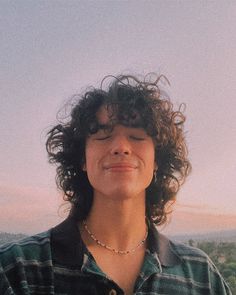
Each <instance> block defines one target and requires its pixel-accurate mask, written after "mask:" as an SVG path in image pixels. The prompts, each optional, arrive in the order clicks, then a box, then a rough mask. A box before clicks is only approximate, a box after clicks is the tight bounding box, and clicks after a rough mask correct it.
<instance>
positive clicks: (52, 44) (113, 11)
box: [0, 0, 236, 234]
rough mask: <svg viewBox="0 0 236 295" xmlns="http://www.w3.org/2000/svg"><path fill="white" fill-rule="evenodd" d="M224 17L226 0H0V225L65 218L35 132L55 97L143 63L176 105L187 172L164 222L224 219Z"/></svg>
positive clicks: (231, 123) (215, 224)
mask: <svg viewBox="0 0 236 295" xmlns="http://www.w3.org/2000/svg"><path fill="white" fill-rule="evenodd" d="M235 27H236V2H235V1H191V0H190V1H187V0H186V1H164V0H163V1H160V0H155V1H133V0H131V1H71V0H67V1H66V0H64V1H63V0H58V1H55V0H50V1H26V0H23V1H15V0H11V1H0V28H1V30H0V149H1V153H0V231H8V232H24V233H28V234H31V233H36V232H39V231H43V230H46V229H47V228H48V227H50V226H53V225H56V224H57V223H58V222H60V221H61V220H63V218H64V217H65V216H66V213H63V211H64V210H65V207H61V208H60V209H59V207H60V205H61V204H62V196H61V194H60V192H58V191H57V189H56V185H55V181H54V177H55V167H53V166H50V165H49V164H48V163H47V154H46V151H45V140H46V132H47V131H48V130H49V129H50V127H51V126H53V125H54V124H56V122H57V121H56V114H57V112H58V110H59V109H61V108H62V106H63V105H64V104H65V102H66V101H67V99H68V98H69V97H70V96H71V95H72V94H74V93H79V92H81V91H83V90H85V88H86V87H87V86H90V85H93V86H99V84H100V81H101V79H102V78H103V77H104V76H105V75H108V74H112V75H117V74H120V73H134V74H141V75H145V74H147V73H149V72H157V73H161V74H164V75H166V76H167V77H168V79H169V80H170V83H171V86H170V87H166V91H167V92H168V93H169V95H170V97H171V99H172V101H173V102H174V105H175V107H176V108H178V106H179V105H180V104H181V103H182V102H184V103H186V106H187V107H186V111H185V114H186V116H187V122H186V138H187V142H188V146H189V155H190V159H191V162H192V166H193V171H192V173H191V175H190V176H189V178H188V180H187V182H186V183H185V184H184V186H183V188H182V190H181V191H180V193H179V196H178V201H177V204H176V213H175V214H174V216H173V218H172V221H171V223H170V226H169V227H166V229H165V230H166V231H167V232H200V231H207V230H217V229H220V230H224V229H233V228H234V229H236V181H235V170H236V152H235V151H236V34H235ZM165 230H164V231H165Z"/></svg>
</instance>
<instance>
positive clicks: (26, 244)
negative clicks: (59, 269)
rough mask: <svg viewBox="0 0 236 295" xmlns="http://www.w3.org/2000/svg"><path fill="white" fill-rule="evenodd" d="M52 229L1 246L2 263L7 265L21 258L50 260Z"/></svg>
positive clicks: (4, 265) (0, 256) (0, 261)
mask: <svg viewBox="0 0 236 295" xmlns="http://www.w3.org/2000/svg"><path fill="white" fill-rule="evenodd" d="M50 232H51V230H48V231H45V232H42V233H39V234H36V235H33V236H30V237H26V238H24V239H21V240H19V241H16V242H11V243H6V244H4V245H2V246H1V247H0V264H1V265H2V267H7V266H8V265H10V264H13V263H16V262H19V261H20V260H48V259H49V258H50V255H51V254H50Z"/></svg>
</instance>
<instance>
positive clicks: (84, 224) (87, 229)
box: [83, 220, 148, 255]
mask: <svg viewBox="0 0 236 295" xmlns="http://www.w3.org/2000/svg"><path fill="white" fill-rule="evenodd" d="M83 226H84V229H85V230H86V232H87V233H88V234H89V236H90V237H91V239H92V240H94V241H95V242H96V244H98V245H99V246H101V247H103V248H105V249H107V250H109V251H112V252H114V253H116V254H123V255H127V254H129V253H132V252H135V251H136V250H137V249H138V248H139V247H141V246H142V245H143V244H144V243H145V241H146V239H147V236H148V228H147V229H146V233H145V237H144V238H143V239H142V240H141V241H140V242H139V243H138V245H137V246H135V247H134V248H132V249H130V250H117V249H114V248H112V247H110V246H108V245H106V244H104V243H102V242H101V241H99V240H98V239H97V238H96V236H95V235H94V234H93V233H91V231H90V230H89V228H88V225H87V223H86V222H85V220H83Z"/></svg>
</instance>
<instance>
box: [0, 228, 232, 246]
mask: <svg viewBox="0 0 236 295" xmlns="http://www.w3.org/2000/svg"><path fill="white" fill-rule="evenodd" d="M25 237H27V235H24V234H10V233H6V232H0V245H2V244H5V243H8V242H12V241H17V240H20V239H23V238H25ZM168 237H169V238H170V239H172V240H175V241H179V242H182V243H185V242H188V241H189V240H194V241H196V242H201V241H205V242H211V241H215V242H217V243H221V242H227V243H236V229H234V230H227V231H216V232H209V233H204V234H183V235H168Z"/></svg>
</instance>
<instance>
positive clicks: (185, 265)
mask: <svg viewBox="0 0 236 295" xmlns="http://www.w3.org/2000/svg"><path fill="white" fill-rule="evenodd" d="M170 246H171V249H172V251H174V253H176V255H178V257H179V258H180V260H181V264H180V265H181V267H182V269H183V270H184V272H185V274H186V277H188V278H192V279H194V280H195V281H196V282H198V284H199V283H201V284H202V286H203V285H205V286H207V285H208V286H209V288H210V290H213V291H214V292H215V293H214V294H231V292H230V290H229V287H228V285H227V284H226V283H225V281H224V279H223V277H222V275H221V274H220V272H219V270H218V269H217V267H216V266H215V264H214V263H213V262H212V260H211V259H210V257H209V256H208V255H207V254H206V253H205V252H203V251H202V250H200V249H198V248H195V247H191V246H188V245H185V244H182V243H179V242H176V241H172V240H171V241H170Z"/></svg>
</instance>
